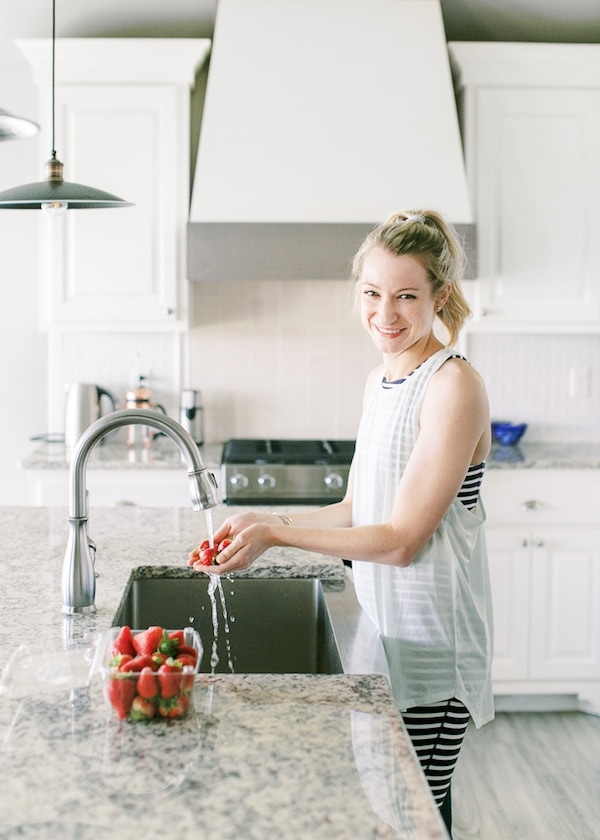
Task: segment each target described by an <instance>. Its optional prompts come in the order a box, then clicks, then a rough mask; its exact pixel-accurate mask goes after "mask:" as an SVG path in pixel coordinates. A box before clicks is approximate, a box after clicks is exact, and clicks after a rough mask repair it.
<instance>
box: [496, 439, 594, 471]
mask: <svg viewBox="0 0 600 840" xmlns="http://www.w3.org/2000/svg"><path fill="white" fill-rule="evenodd" d="M487 466H488V468H491V469H537V470H550V469H559V470H561V469H562V470H573V469H598V468H600V443H528V442H527V441H525V440H524V441H523V442H522V443H520V444H519V445H517V446H499V445H498V444H494V445H493V446H492V450H491V452H490V454H489V457H488V460H487Z"/></svg>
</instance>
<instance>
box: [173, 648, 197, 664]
mask: <svg viewBox="0 0 600 840" xmlns="http://www.w3.org/2000/svg"><path fill="white" fill-rule="evenodd" d="M182 655H185V656H191V657H192V659H193V660H194V665H195V664H196V662H197V661H198V651H197V650H196V648H195V647H193V646H192V645H179V648H178V649H177V658H179V657H180V656H182Z"/></svg>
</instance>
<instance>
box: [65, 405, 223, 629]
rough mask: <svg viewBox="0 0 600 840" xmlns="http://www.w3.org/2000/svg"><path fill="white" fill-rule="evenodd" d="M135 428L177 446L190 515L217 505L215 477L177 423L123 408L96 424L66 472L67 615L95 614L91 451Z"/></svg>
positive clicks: (141, 410) (80, 442)
mask: <svg viewBox="0 0 600 840" xmlns="http://www.w3.org/2000/svg"><path fill="white" fill-rule="evenodd" d="M136 424H139V425H142V426H151V427H152V428H155V429H158V430H159V431H161V432H163V433H164V434H165V435H167V436H168V437H170V438H171V439H172V440H173V441H174V442H175V443H176V444H177V446H178V447H179V450H180V451H181V454H182V456H183V458H184V459H185V462H186V464H187V472H188V479H189V485H190V497H191V502H192V507H193V509H194V510H207V509H209V508H213V507H216V506H217V505H219V504H220V503H221V499H220V498H219V493H218V490H217V482H216V479H215V477H214V475H213V474H212V473H211V472H209V471H208V470H207V469H206V468H205V467H204V464H203V463H202V458H201V456H200V452H199V450H198V447H197V446H196V444H195V442H194V440H193V439H192V437H191V435H189V434H188V433H187V432H186V431H185V429H184V428H183V427H182V426H181V425H180V424H179V423H177V421H175V420H172V419H171V418H170V417H167V416H166V415H165V414H160V413H159V412H157V411H153V410H152V409H144V408H125V409H122V410H120V411H113V412H112V413H111V414H105V415H104V416H103V417H101V418H100V419H99V420H96V422H95V423H92V425H91V426H88V428H87V429H86V430H85V432H84V433H83V434H82V435H81V437H80V438H79V440H78V442H77V445H76V447H75V450H74V452H73V457H72V460H71V467H70V471H69V520H68V521H69V538H68V541H67V549H66V552H65V559H64V562H63V569H62V594H63V607H62V611H63V613H66V614H67V615H73V614H75V613H92V612H95V610H96V605H95V589H96V582H95V574H94V559H95V551H96V547H95V545H94V543H93V542H92V540H90V538H89V537H88V534H87V519H88V492H87V489H86V481H85V478H86V471H87V462H88V458H89V455H90V452H91V451H92V449H93V448H94V446H95V445H96V444H97V443H98V441H99V440H100V439H101V438H102V437H104V435H105V434H107V433H108V432H112V431H114V430H115V429H118V428H119V427H121V426H131V425H136Z"/></svg>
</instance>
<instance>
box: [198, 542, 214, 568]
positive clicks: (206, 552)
mask: <svg viewBox="0 0 600 840" xmlns="http://www.w3.org/2000/svg"><path fill="white" fill-rule="evenodd" d="M198 560H199V562H200V563H201V564H202V565H203V566H214V565H216V562H217V549H216V548H214V547H213V548H211V547H210V546H209V547H208V548H201V549H199V551H198Z"/></svg>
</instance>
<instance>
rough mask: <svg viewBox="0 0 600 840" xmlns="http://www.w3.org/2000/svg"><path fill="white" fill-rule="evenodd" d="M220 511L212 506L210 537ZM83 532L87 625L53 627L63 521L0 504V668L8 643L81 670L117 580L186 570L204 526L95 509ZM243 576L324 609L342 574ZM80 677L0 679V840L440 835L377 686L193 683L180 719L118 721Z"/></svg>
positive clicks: (274, 567)
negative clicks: (263, 579) (92, 595)
mask: <svg viewBox="0 0 600 840" xmlns="http://www.w3.org/2000/svg"><path fill="white" fill-rule="evenodd" d="M231 512H232V508H228V509H222V508H218V509H216V510H215V511H213V518H214V520H215V525H216V524H217V523H218V522H219V521H220V518H222V517H224V516H226V515H228V514H229V513H231ZM89 533H90V536H91V537H92V538H93V539H94V540H95V542H96V544H97V549H98V550H97V559H96V571H97V575H98V578H97V593H96V605H97V612H96V613H95V614H93V615H90V616H81V615H78V616H69V617H66V616H63V615H62V614H61V593H60V577H61V568H62V558H63V554H64V550H65V545H66V539H67V511H66V509H63V508H18V507H15V508H0V564H1V569H2V589H1V594H0V599H1V600H0V603H1V605H2V610H1V611H0V626H1V631H2V632H1V633H0V663H2V665H5V663H7V661H8V660H9V658H10V656H11V654H12V652H13V650H14V648H15V646H16V645H17V644H18V643H26V644H28V645H30V646H31V649H33V650H34V652H36V653H41V654H42V655H43V657H44V659H43V661H44V662H46V661H47V657H49V656H50V655H51V654H52V653H53V652H54V653H55V654H56V655H57V656H58V657H59V660H60V661H64V658H65V657H67V656H68V657H71V656H75V657H77V661H78V662H79V663H88V662H89V660H90V658H91V654H92V652H93V642H94V640H95V638H96V636H97V634H98V633H99V632H101V631H103V630H105V629H106V628H108V627H109V626H110V625H111V624H112V617H113V615H114V613H115V611H116V608H117V606H118V604H119V601H120V598H121V595H122V592H123V589H124V587H125V585H126V583H127V580H128V579H129V576H130V574H131V571H132V569H134V568H137V567H138V566H145V567H153V566H156V567H163V566H167V567H182V572H181V573H182V574H189V572H188V571H187V570H184V567H185V558H186V556H187V552H188V551H189V550H190V548H192V547H193V546H194V545H196V544H197V543H198V541H199V540H201V539H203V538H204V537H205V536H206V533H207V531H206V524H205V518H204V514H202V513H197V512H194V511H191V510H187V509H179V508H175V509H171V508H169V509H163V508H110V509H109V508H105V509H102V508H97V509H95V510H92V511H91V512H90V522H89ZM256 574H258V575H267V574H272V575H275V574H276V575H279V576H286V575H288V576H289V575H299V574H301V576H307V577H311V576H316V575H322V576H323V577H324V579H325V581H326V584H325V585H327V586H328V587H331V589H332V590H333V594H332V597H333V598H335V597H338V596H340V595H341V594H342V593H341V592H340V591H339V590H340V587H342V588H344V590H345V591H347V587H349V586H350V584H349V581H348V578H347V576H346V572H345V567H344V566H343V564H342V563H341V561H339V560H335V559H333V558H326V557H324V556H322V555H309V554H307V553H305V552H298V551H290V550H285V549H272V550H271V551H270V552H267V553H266V554H265V555H264V557H263V558H262V559H261V562H260V563H259V564H258V565H257V567H256ZM67 651H70V653H68V652H67ZM86 670H87V669H86V668H84V669H83V677H82V678H79V675H78V673H77V672H76V674H75V677H76V678H75V679H72V681H71V683H70V685H69V684H68V685H66V686H60V685H55V684H52V683H42V682H40V681H39V676H38V679H37V680H33V679H29V678H27V679H25V680H22V681H21V682H20V683H19V682H18V681H16V680H15V681H11V680H10V679H8V680H6V679H5V681H4V689H5V693H4V695H3V698H2V700H3V702H2V703H1V704H0V770H1V773H2V779H3V785H2V793H1V794H0V802H1V804H2V808H1V809H0V836H1V837H2V838H3V840H11V838H13V837H14V838H17V837H19V838H36V840H41V838H45V837H48V838H50V837H52V838H54V837H60V838H61V840H70V838H77V840H88V839H91V838H94V840H103V838H105V837H106V838H108V837H110V838H113V837H118V838H119V840H134V838H138V837H144V838H147V840H154V838H156V840H158V838H160V840H164V838H165V837H172V838H183V840H186V839H187V838H189V840H192V838H194V840H195V838H197V837H206V838H209V840H211V839H212V838H215V840H216V838H218V840H228V838H230V840H240V838H242V837H243V838H256V839H257V840H263V839H264V840H266V838H270V837H278V838H281V839H282V840H285V838H290V840H305V838H307V837H310V838H327V840H331V838H344V840H346V838H348V837H356V838H363V837H364V838H375V837H377V838H380V840H384V838H411V840H415V839H416V840H420V838H423V840H425V838H426V839H427V840H438V838H440V840H441V838H444V837H446V834H445V831H444V828H443V825H442V822H441V820H440V818H439V814H438V813H437V809H436V808H435V805H434V803H433V800H432V798H431V796H430V794H429V791H428V789H427V786H426V784H425V782H424V779H423V776H422V774H421V771H420V768H419V766H418V763H417V761H416V759H415V757H414V753H413V752H412V748H411V746H410V742H409V740H408V738H407V736H406V734H405V731H404V728H403V726H402V723H401V720H400V718H399V716H398V714H397V713H396V710H395V707H394V704H393V701H392V699H391V694H390V692H389V688H388V684H387V681H386V679H385V678H384V677H383V676H382V675H381V674H378V673H372V672H368V671H361V670H360V668H357V669H356V671H357V672H356V673H345V674H340V675H334V676H327V675H306V674H301V675H298V674H296V675H293V674H292V675H244V674H229V673H228V674H219V675H208V674H207V675H199V676H198V678H197V680H196V687H195V692H194V703H193V709H192V711H191V713H190V714H189V715H188V717H187V718H185V719H183V720H179V721H156V722H151V723H148V724H130V723H127V722H121V721H118V720H117V719H116V717H114V716H113V715H112V713H111V712H110V710H108V709H107V707H106V706H105V704H104V700H103V697H102V686H101V682H100V678H99V676H94V677H93V678H92V679H91V680H90V681H89V682H87V681H86V679H85V675H86ZM6 673H7V672H5V676H6ZM26 676H28V675H27V674H26ZM86 683H87V684H86Z"/></svg>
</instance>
